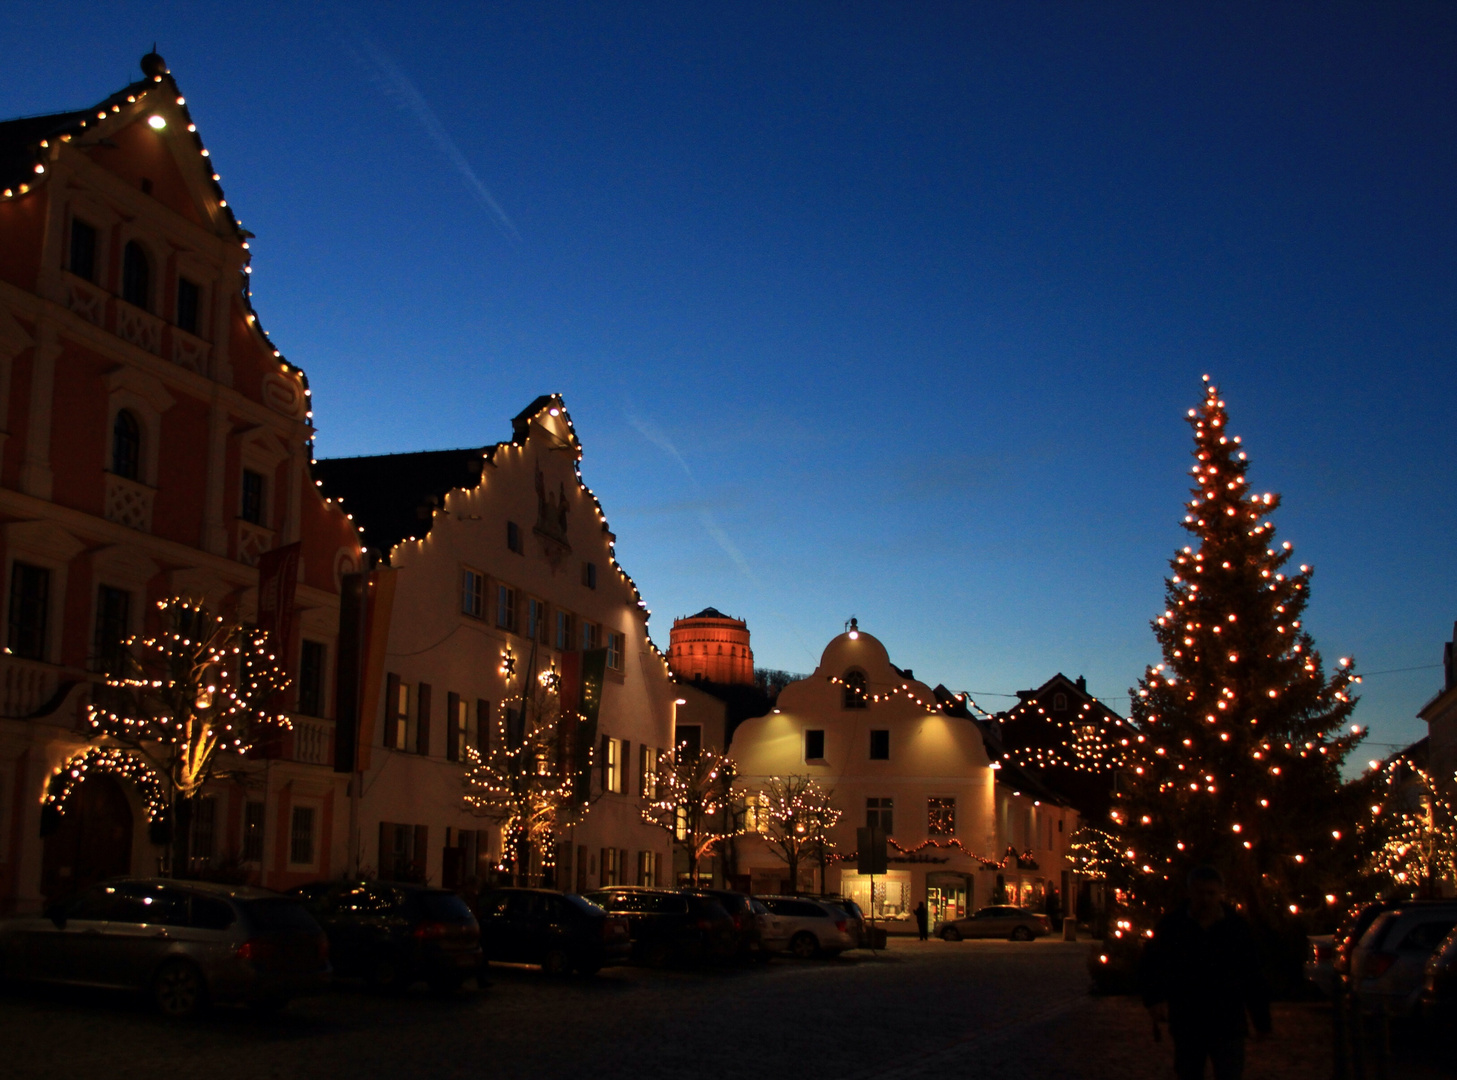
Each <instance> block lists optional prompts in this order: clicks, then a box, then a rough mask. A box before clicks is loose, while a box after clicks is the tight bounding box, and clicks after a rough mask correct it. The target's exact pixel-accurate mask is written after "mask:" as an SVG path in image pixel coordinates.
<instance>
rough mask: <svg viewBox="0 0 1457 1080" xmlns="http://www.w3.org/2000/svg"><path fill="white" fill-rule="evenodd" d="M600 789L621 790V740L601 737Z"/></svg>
mask: <svg viewBox="0 0 1457 1080" xmlns="http://www.w3.org/2000/svg"><path fill="white" fill-rule="evenodd" d="M602 790H603V791H610V792H612V793H614V794H621V792H622V740H621V739H609V738H607V736H605V735H604V736H603V737H602Z"/></svg>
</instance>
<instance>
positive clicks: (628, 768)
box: [617, 739, 632, 795]
mask: <svg viewBox="0 0 1457 1080" xmlns="http://www.w3.org/2000/svg"><path fill="white" fill-rule="evenodd" d="M621 769H622V775H621V776H619V777H618V778H617V790H618V791H620V792H622V793H623V794H624V795H629V794H631V793H632V741H631V740H630V739H623V740H622V765H621Z"/></svg>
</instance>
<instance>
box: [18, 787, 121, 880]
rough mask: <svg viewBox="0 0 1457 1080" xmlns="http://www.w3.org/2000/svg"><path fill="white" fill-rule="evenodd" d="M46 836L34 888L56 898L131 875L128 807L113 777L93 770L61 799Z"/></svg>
mask: <svg viewBox="0 0 1457 1080" xmlns="http://www.w3.org/2000/svg"><path fill="white" fill-rule="evenodd" d="M65 811H66V812H65V813H64V814H63V815H62V816H61V821H60V824H59V826H58V827H57V828H56V831H55V832H53V833H52V834H51V835H50V836H48V837H46V841H45V855H44V857H43V858H42V861H41V879H40V882H41V884H40V888H41V893H42V895H44V896H45V898H46V899H47V900H48V901H49V900H59V899H61V898H63V897H66V896H69V895H70V894H72V893H74V892H78V891H80V890H81V889H84V888H86V886H88V885H92V884H95V883H96V882H98V881H101V880H103V879H104V878H109V877H116V876H118V875H121V874H127V873H130V872H131V868H132V824H133V822H132V808H131V804H130V803H129V802H128V801H127V797H126V792H125V791H123V790H122V787H121V784H120V783H119V782H118V781H117V779H116V777H114V776H112V775H110V774H108V773H104V772H93V773H91V774H90V775H88V776H87V777H86V779H85V780H83V781H82V782H81V783H80V784H78V785H77V786H76V787H75V789H74V790H72V792H71V794H70V795H69V797H67V799H66V807H65Z"/></svg>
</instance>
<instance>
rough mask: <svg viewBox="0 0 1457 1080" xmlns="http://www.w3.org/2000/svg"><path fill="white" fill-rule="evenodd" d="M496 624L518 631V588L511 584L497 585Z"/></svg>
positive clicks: (507, 629)
mask: <svg viewBox="0 0 1457 1080" xmlns="http://www.w3.org/2000/svg"><path fill="white" fill-rule="evenodd" d="M496 625H497V626H499V627H500V628H501V629H502V630H506V631H509V632H510V633H513V634H514V633H516V590H515V589H513V588H511V587H510V586H509V585H497V586H496Z"/></svg>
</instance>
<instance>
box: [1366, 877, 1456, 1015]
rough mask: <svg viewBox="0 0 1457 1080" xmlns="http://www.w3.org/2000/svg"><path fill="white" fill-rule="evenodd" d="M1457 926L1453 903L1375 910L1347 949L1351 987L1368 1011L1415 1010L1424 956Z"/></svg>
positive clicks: (1395, 1012) (1400, 1012) (1407, 1012)
mask: <svg viewBox="0 0 1457 1080" xmlns="http://www.w3.org/2000/svg"><path fill="white" fill-rule="evenodd" d="M1453 926H1457V903H1454V904H1420V905H1412V906H1410V907H1399V908H1395V909H1393V910H1391V911H1384V912H1382V913H1381V914H1380V915H1379V916H1377V918H1376V921H1375V922H1373V923H1372V924H1371V926H1370V928H1369V929H1368V930H1367V931H1366V933H1365V934H1363V935H1362V936H1361V940H1360V941H1359V942H1358V943H1357V945H1356V948H1355V951H1354V952H1353V953H1352V954H1351V988H1352V991H1353V992H1354V993H1355V995H1356V999H1357V1000H1358V1001H1359V1002H1360V1004H1361V1008H1362V1009H1363V1010H1365V1011H1367V1012H1371V1013H1379V1014H1382V1015H1386V1016H1410V1015H1412V1014H1413V1013H1414V1012H1415V1011H1416V1007H1417V1003H1418V999H1419V997H1420V995H1421V991H1422V983H1423V980H1424V977H1425V974H1426V966H1427V961H1428V960H1429V959H1430V958H1431V957H1432V955H1433V954H1434V953H1435V952H1436V951H1437V948H1438V946H1440V945H1441V944H1442V941H1443V939H1445V938H1446V937H1447V935H1448V934H1450V933H1451V932H1452V928H1453Z"/></svg>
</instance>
